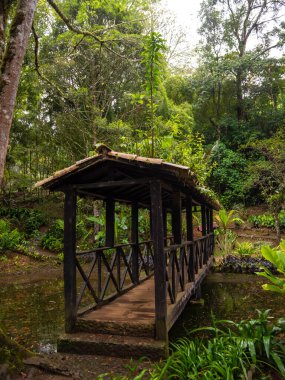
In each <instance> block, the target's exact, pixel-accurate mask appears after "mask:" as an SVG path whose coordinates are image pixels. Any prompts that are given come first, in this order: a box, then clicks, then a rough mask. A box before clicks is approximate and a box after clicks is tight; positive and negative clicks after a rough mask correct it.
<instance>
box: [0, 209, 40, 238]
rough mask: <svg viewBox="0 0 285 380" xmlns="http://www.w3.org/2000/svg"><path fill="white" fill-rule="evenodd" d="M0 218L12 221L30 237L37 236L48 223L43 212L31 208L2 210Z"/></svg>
mask: <svg viewBox="0 0 285 380" xmlns="http://www.w3.org/2000/svg"><path fill="white" fill-rule="evenodd" d="M0 216H5V217H7V218H9V219H10V221H11V223H12V224H14V225H16V226H17V227H19V228H20V229H21V230H22V231H24V232H25V234H26V235H27V236H28V237H29V236H32V235H34V234H36V233H37V232H38V230H39V228H40V227H41V226H42V225H44V224H45V223H46V222H47V218H46V216H45V215H44V213H43V212H41V211H38V210H33V209H30V208H6V207H1V208H0Z"/></svg>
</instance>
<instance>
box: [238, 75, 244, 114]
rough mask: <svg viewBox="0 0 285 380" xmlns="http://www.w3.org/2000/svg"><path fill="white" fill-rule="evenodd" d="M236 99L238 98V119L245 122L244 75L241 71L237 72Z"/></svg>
mask: <svg viewBox="0 0 285 380" xmlns="http://www.w3.org/2000/svg"><path fill="white" fill-rule="evenodd" d="M236 97H237V108H236V109H237V119H238V121H241V120H243V117H244V110H243V96H242V73H241V69H239V70H238V71H237V74H236Z"/></svg>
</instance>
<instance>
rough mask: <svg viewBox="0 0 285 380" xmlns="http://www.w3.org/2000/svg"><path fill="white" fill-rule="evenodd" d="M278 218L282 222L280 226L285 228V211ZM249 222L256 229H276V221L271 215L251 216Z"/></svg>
mask: <svg viewBox="0 0 285 380" xmlns="http://www.w3.org/2000/svg"><path fill="white" fill-rule="evenodd" d="M278 218H279V221H280V226H281V227H285V210H283V211H281V212H280V213H279V215H278ZM248 221H249V222H250V223H251V224H252V225H253V227H256V228H260V227H267V228H275V219H274V216H273V215H271V214H262V215H251V216H250V217H249V218H248Z"/></svg>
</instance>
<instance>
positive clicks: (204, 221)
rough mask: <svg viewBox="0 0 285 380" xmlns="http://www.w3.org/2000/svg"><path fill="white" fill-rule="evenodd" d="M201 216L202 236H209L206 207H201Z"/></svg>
mask: <svg viewBox="0 0 285 380" xmlns="http://www.w3.org/2000/svg"><path fill="white" fill-rule="evenodd" d="M201 216H202V236H206V234H207V225H206V209H205V206H204V205H202V206H201Z"/></svg>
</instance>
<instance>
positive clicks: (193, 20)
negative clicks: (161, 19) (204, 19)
mask: <svg viewBox="0 0 285 380" xmlns="http://www.w3.org/2000/svg"><path fill="white" fill-rule="evenodd" d="M201 1H202V0H161V3H160V4H161V8H164V9H167V10H169V12H170V13H171V14H172V15H173V16H175V18H176V25H175V26H174V27H175V28H176V27H177V26H181V28H182V29H183V31H184V32H185V40H186V41H185V43H184V44H181V47H180V48H181V50H182V51H184V52H185V51H187V52H189V57H188V59H187V61H188V64H190V66H193V65H194V66H196V63H195V62H196V59H195V58H194V55H193V53H191V51H192V49H194V47H195V46H196V45H197V43H198V42H199V36H198V33H197V29H198V28H199V17H198V12H199V10H200V3H201ZM190 56H191V57H190ZM178 59H179V58H178ZM171 63H174V65H176V63H177V57H175V58H174V61H172V62H171V61H170V64H171Z"/></svg>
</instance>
